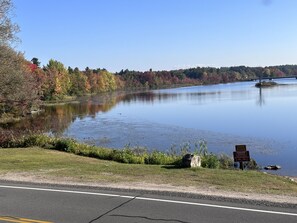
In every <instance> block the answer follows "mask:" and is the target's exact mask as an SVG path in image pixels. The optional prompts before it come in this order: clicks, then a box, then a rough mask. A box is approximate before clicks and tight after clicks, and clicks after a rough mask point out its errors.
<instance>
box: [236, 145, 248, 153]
mask: <svg viewBox="0 0 297 223" xmlns="http://www.w3.org/2000/svg"><path fill="white" fill-rule="evenodd" d="M235 151H236V152H245V151H246V145H236V146H235Z"/></svg>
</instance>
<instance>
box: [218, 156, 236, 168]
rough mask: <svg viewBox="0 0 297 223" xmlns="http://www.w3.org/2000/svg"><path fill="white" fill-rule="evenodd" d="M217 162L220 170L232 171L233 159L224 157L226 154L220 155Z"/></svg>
mask: <svg viewBox="0 0 297 223" xmlns="http://www.w3.org/2000/svg"><path fill="white" fill-rule="evenodd" d="M219 162H220V168H222V169H232V168H234V161H233V158H232V157H230V156H228V155H226V154H221V155H220V156H219Z"/></svg>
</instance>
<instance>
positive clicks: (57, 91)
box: [44, 59, 71, 100]
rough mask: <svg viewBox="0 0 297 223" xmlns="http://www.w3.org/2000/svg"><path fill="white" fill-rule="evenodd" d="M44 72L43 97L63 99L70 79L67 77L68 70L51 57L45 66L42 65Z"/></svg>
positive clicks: (69, 84) (69, 85)
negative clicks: (44, 86) (44, 87)
mask: <svg viewBox="0 0 297 223" xmlns="http://www.w3.org/2000/svg"><path fill="white" fill-rule="evenodd" d="M44 71H45V73H46V76H47V77H46V85H47V88H46V92H45V98H46V100H49V99H54V100H56V99H63V98H64V97H65V96H66V95H68V93H69V90H70V87H71V81H70V77H69V73H68V70H67V69H66V68H65V67H64V65H63V64H62V63H61V62H59V61H57V60H53V59H51V60H50V61H49V62H48V64H47V65H46V67H44Z"/></svg>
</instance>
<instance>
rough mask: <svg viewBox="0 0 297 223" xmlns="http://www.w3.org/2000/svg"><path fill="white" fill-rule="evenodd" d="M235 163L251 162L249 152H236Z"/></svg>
mask: <svg viewBox="0 0 297 223" xmlns="http://www.w3.org/2000/svg"><path fill="white" fill-rule="evenodd" d="M233 157H234V162H245V161H250V160H251V159H250V153H249V151H236V152H233Z"/></svg>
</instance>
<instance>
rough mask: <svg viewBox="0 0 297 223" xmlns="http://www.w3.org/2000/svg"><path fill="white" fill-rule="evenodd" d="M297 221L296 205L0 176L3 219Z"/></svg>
mask: <svg viewBox="0 0 297 223" xmlns="http://www.w3.org/2000/svg"><path fill="white" fill-rule="evenodd" d="M2 222H19V223H48V222H55V223H64V222H68V223H76V222H78V223H92V222H113V223H116V222H121V223H125V222H127V223H133V222H140V223H147V222H158V223H197V222H199V223H203V222H207V223H209V222H223V223H224V222H226V223H227V222H228V223H230V222H257V223H261V222H263V223H264V222H265V223H267V222H269V223H274V222H286V223H290V222H294V223H296V222H297V207H296V205H292V206H290V205H286V207H281V206H271V204H270V205H263V204H259V203H258V202H249V203H245V202H234V201H218V200H213V199H210V200H207V199H198V198H185V197H177V196H176V197H175V196H162V195H156V194H145V193H143V192H142V193H139V192H136V191H135V192H131V191H130V192H127V191H108V190H99V189H96V188H75V187H57V186H49V185H48V186H46V185H25V184H15V183H14V184H12V183H3V182H0V223H2Z"/></svg>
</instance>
